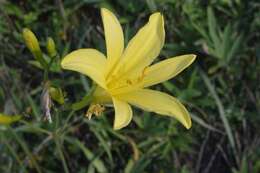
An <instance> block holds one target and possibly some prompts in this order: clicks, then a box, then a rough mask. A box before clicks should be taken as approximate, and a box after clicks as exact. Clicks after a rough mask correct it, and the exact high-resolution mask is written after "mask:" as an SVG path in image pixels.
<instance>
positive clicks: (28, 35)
mask: <svg viewBox="0 0 260 173" xmlns="http://www.w3.org/2000/svg"><path fill="white" fill-rule="evenodd" d="M23 38H24V40H25V44H26V46H27V47H28V49H29V50H30V51H31V52H32V53H33V54H34V53H35V52H39V51H41V49H40V46H39V42H38V39H37V38H36V36H35V35H34V33H33V32H32V31H31V30H30V29H28V28H24V29H23Z"/></svg>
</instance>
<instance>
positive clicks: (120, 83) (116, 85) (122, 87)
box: [107, 68, 147, 95]
mask: <svg viewBox="0 0 260 173" xmlns="http://www.w3.org/2000/svg"><path fill="white" fill-rule="evenodd" d="M146 69H147V68H144V69H143V70H142V71H141V73H132V74H129V75H124V76H120V75H111V76H110V81H109V82H108V84H107V86H108V90H109V92H110V94H111V95H117V94H120V93H125V92H129V91H132V90H134V89H138V88H142V87H143V85H142V81H143V79H144V77H145V76H146Z"/></svg>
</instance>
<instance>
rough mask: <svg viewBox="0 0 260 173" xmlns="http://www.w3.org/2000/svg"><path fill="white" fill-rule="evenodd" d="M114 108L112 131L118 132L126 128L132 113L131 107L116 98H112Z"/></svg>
mask: <svg viewBox="0 0 260 173" xmlns="http://www.w3.org/2000/svg"><path fill="white" fill-rule="evenodd" d="M112 99H113V104H114V107H115V120H114V129H115V130H118V129H121V128H123V127H125V126H127V125H128V124H129V123H130V121H131V120H132V116H133V112H132V109H131V106H130V105H129V104H128V103H126V102H124V101H121V100H119V99H117V98H112Z"/></svg>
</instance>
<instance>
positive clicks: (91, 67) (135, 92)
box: [61, 8, 196, 129]
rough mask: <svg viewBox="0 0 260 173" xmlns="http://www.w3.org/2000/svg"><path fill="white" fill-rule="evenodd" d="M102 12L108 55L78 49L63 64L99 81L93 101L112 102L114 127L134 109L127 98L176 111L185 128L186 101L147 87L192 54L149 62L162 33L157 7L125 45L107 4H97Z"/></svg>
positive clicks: (158, 109) (173, 113) (165, 111)
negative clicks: (106, 6)
mask: <svg viewBox="0 0 260 173" xmlns="http://www.w3.org/2000/svg"><path fill="white" fill-rule="evenodd" d="M101 15H102V20H103V25H104V31H105V40H106V48H107V57H105V55H104V54H102V53H101V52H99V51H98V50H95V49H89V48H86V49H79V50H75V51H73V52H71V53H69V54H68V55H67V56H65V57H64V59H63V60H62V62H61V65H62V67H63V68H64V69H68V70H73V71H77V72H80V73H82V74H85V75H87V76H89V77H90V78H91V79H92V80H94V81H95V82H96V83H97V84H98V87H97V88H96V90H95V92H94V94H93V104H104V105H107V104H113V106H114V108H115V118H114V129H121V128H123V127H125V126H127V125H128V124H129V123H130V121H131V119H132V114H133V113H132V109H131V106H130V104H131V105H134V106H136V107H139V108H141V109H144V110H147V111H152V112H156V113H158V114H161V115H168V116H171V117H175V118H176V119H177V120H179V121H180V122H181V123H182V124H183V125H184V126H185V127H186V128H187V129H189V128H190V127H191V119H190V116H189V113H188V111H187V110H186V109H185V107H184V106H183V105H182V104H181V103H180V102H179V101H178V100H177V99H176V98H174V97H172V96H170V95H168V94H165V93H163V92H160V91H154V90H151V89H147V87H149V86H152V85H155V84H158V83H161V82H163V81H166V80H169V79H170V78H172V77H174V76H176V75H177V74H179V73H180V72H181V71H182V70H184V69H185V68H186V67H188V66H189V65H190V64H191V63H192V62H193V61H194V60H195V58H196V55H193V54H188V55H182V56H177V57H173V58H168V59H166V60H163V61H161V62H159V63H156V64H154V65H153V64H152V62H153V61H154V59H155V58H156V57H157V56H158V55H159V53H160V51H161V49H162V47H163V45H164V39H165V31H164V19H163V16H162V15H161V14H160V13H158V12H157V13H154V14H152V15H151V16H150V18H149V21H148V23H147V24H146V25H144V26H143V27H142V28H141V29H140V30H139V31H138V32H137V34H136V35H135V36H134V37H133V38H132V39H131V41H130V42H129V43H128V45H127V47H126V48H124V36H123V31H122V28H121V25H120V23H119V21H118V20H117V18H116V16H115V15H114V14H113V13H112V12H110V11H109V10H107V9H105V8H102V9H101ZM151 64H152V65H151Z"/></svg>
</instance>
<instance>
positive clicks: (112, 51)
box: [101, 8, 124, 73]
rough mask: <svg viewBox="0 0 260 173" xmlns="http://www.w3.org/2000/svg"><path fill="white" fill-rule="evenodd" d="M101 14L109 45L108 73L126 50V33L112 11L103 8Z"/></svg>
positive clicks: (107, 44)
mask: <svg viewBox="0 0 260 173" xmlns="http://www.w3.org/2000/svg"><path fill="white" fill-rule="evenodd" d="M101 15H102V20H103V26H104V31H105V39H106V47H107V72H106V73H109V72H110V71H111V69H113V68H114V66H115V65H116V63H117V62H118V61H119V59H120V57H121V55H122V52H123V50H124V35H123V31H122V28H121V25H120V23H119V21H118V20H117V18H116V16H115V15H114V14H113V13H112V12H111V11H109V10H107V9H105V8H102V9H101Z"/></svg>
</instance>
